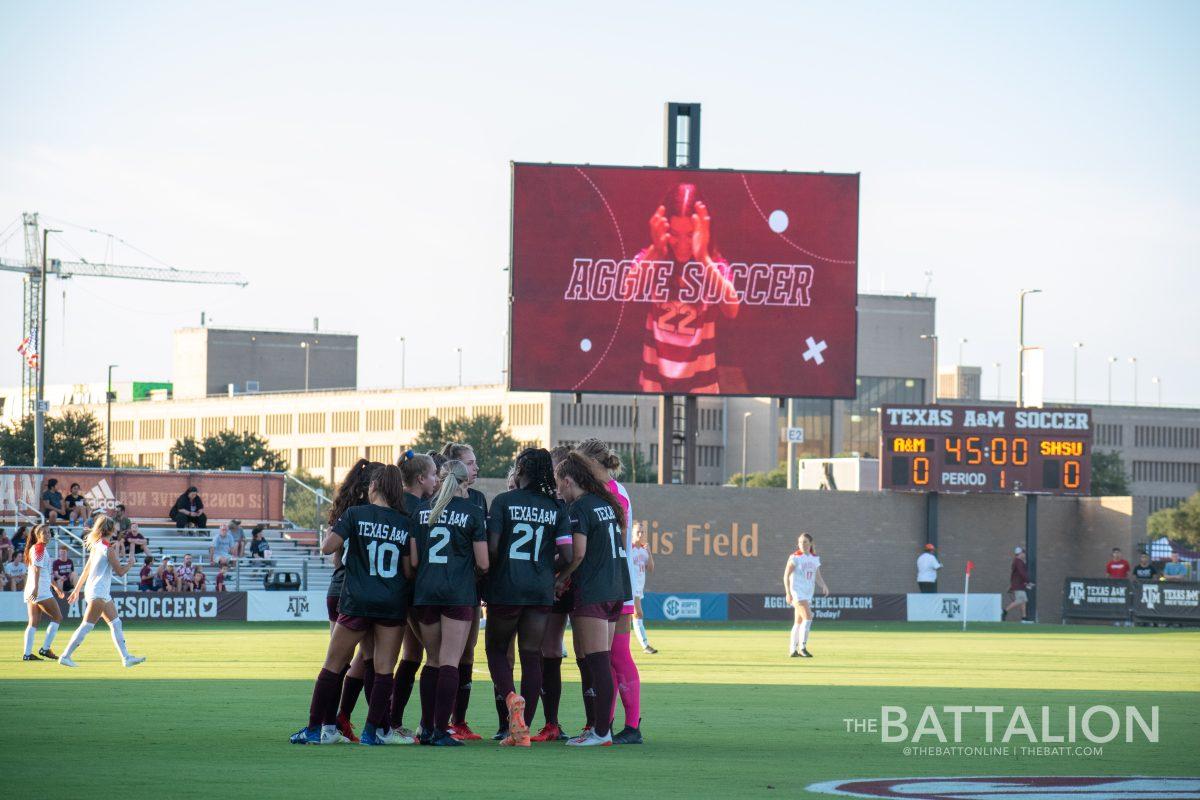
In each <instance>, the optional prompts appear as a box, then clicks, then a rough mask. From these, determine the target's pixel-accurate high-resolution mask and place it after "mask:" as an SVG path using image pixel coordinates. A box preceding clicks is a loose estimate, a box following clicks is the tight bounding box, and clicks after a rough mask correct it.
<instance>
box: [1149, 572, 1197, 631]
mask: <svg viewBox="0 0 1200 800" xmlns="http://www.w3.org/2000/svg"><path fill="white" fill-rule="evenodd" d="M1133 615H1134V616H1135V617H1136V618H1138V619H1146V620H1163V621H1168V622H1172V621H1173V622H1192V623H1200V583H1183V582H1180V583H1175V582H1173V581H1171V582H1169V581H1161V582H1154V583H1137V582H1136V581H1135V582H1134V583H1133Z"/></svg>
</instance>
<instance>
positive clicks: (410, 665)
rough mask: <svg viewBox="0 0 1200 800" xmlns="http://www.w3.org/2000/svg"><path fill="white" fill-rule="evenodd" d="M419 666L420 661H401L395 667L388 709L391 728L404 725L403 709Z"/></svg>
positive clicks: (410, 693)
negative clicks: (390, 702) (390, 701)
mask: <svg viewBox="0 0 1200 800" xmlns="http://www.w3.org/2000/svg"><path fill="white" fill-rule="evenodd" d="M420 668H421V662H420V661H401V662H400V665H399V666H398V667H396V677H395V683H394V685H393V687H392V704H391V708H390V709H389V716H390V717H391V723H392V728H393V729H396V728H403V727H404V709H405V708H406V707H407V706H408V698H409V697H411V696H412V690H413V683H414V682H415V681H416V679H417V670H418V669H420Z"/></svg>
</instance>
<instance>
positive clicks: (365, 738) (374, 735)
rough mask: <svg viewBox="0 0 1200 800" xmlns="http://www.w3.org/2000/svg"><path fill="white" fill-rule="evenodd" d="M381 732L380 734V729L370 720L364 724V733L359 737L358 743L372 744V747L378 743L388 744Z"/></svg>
mask: <svg viewBox="0 0 1200 800" xmlns="http://www.w3.org/2000/svg"><path fill="white" fill-rule="evenodd" d="M379 734H380V731H379V730H378V729H377V728H376V727H375V726H374V725H372V724H371V723H369V722H368V723H367V724H366V725H364V726H363V732H362V735H361V736H360V737H359V739H358V743H359V744H365V745H370V746H372V747H374V746H376V745H383V744H387V742H385V741H383V739H381V738H380V736H379Z"/></svg>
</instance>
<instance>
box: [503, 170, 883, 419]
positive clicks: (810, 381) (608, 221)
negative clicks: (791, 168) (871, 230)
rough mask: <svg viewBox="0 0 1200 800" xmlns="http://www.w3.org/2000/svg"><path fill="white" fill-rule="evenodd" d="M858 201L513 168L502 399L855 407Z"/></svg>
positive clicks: (772, 188) (852, 186) (851, 191)
mask: <svg viewBox="0 0 1200 800" xmlns="http://www.w3.org/2000/svg"><path fill="white" fill-rule="evenodd" d="M858 189H859V179H858V175H838V174H832V173H817V174H813V173H808V174H806V173H783V172H740V171H734V170H702V169H687V170H680V169H655V168H647V167H601V166H590V165H589V166H583V165H580V166H574V165H561V164H559V165H555V164H514V165H513V205H512V256H511V257H512V262H511V265H512V270H511V273H510V276H511V289H512V291H511V305H510V318H511V331H512V338H511V343H510V365H509V379H510V385H511V388H512V389H513V390H517V391H564V392H613V393H649V394H664V393H666V394H722V395H754V396H774V397H792V396H804V397H853V396H854V394H855V384H854V379H855V371H856V358H857V349H856V348H857V342H856V337H857V287H858ZM548 332H553V333H552V335H547V334H548ZM767 342H770V343H771V346H769V347H766V346H764V344H765V343H767Z"/></svg>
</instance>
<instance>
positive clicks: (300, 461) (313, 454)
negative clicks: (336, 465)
mask: <svg viewBox="0 0 1200 800" xmlns="http://www.w3.org/2000/svg"><path fill="white" fill-rule="evenodd" d="M296 469H301V470H306V471H308V472H312V471H313V470H318V469H325V448H324V447H301V448H299V449H298V450H297V451H296Z"/></svg>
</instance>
